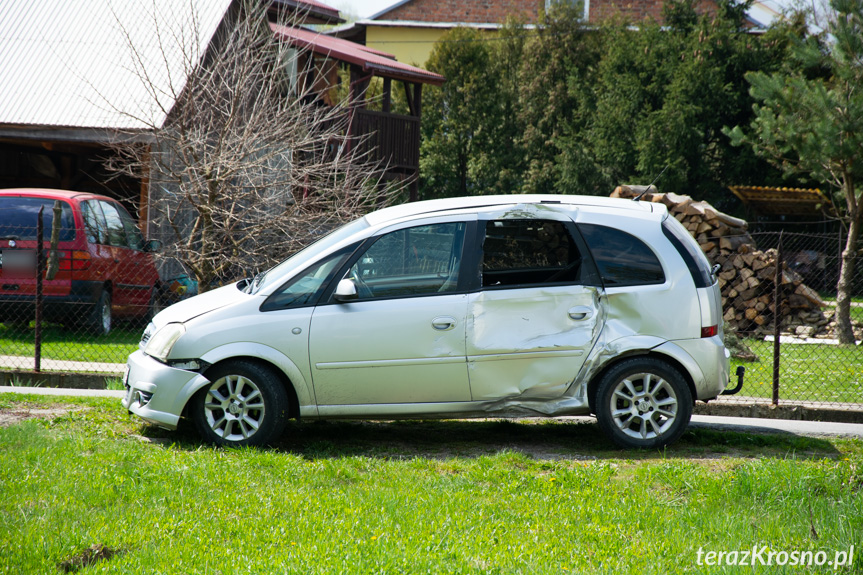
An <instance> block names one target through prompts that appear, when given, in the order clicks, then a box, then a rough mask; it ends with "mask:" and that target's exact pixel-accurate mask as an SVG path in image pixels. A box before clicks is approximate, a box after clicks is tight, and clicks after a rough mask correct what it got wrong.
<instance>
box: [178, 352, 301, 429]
mask: <svg viewBox="0 0 863 575" xmlns="http://www.w3.org/2000/svg"><path fill="white" fill-rule="evenodd" d="M206 376H207V379H209V380H210V383H209V384H207V385H206V386H205V387H204V388H203V389H201V390H200V391H199V392H198V393H197V394H196V395H195V396H194V398H193V399H192V404H191V413H190V415H191V418H192V420H193V421H194V423H195V428H196V429H197V430H198V433H199V434H200V436H201V438H202V439H204V440H205V441H208V442H210V443H215V444H216V445H225V446H244V445H249V446H260V445H266V444H268V443H270V442H272V441H274V440H276V439H278V437H279V436H280V435H281V434H282V432H283V431H284V429H285V425H286V424H287V421H288V416H289V413H290V399H289V397H288V394H287V392H286V391H285V387H284V385H283V384H282V381H281V378H279V376H278V375H277V374H276V373H275V372H274V371H273V370H272V369H271V368H269V367H266V366H264V365H260V364H258V363H253V362H249V361H242V360H236V361H230V362H226V363H223V364H220V365H217V366H215V367H214V368H212V369H210V370H209V371H208V372H207V373H206Z"/></svg>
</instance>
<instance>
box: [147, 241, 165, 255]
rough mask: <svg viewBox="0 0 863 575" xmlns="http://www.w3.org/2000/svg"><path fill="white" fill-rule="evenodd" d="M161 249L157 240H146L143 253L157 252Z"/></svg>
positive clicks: (160, 243) (160, 244)
mask: <svg viewBox="0 0 863 575" xmlns="http://www.w3.org/2000/svg"><path fill="white" fill-rule="evenodd" d="M161 249H162V242H161V241H159V240H148V241H146V242H144V251H145V252H158V251H159V250H161Z"/></svg>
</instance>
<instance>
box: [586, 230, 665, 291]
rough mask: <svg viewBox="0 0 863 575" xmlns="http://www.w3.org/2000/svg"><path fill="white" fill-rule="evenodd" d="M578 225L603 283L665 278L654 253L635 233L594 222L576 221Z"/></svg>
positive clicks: (656, 281) (651, 281) (631, 283)
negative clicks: (582, 222)
mask: <svg viewBox="0 0 863 575" xmlns="http://www.w3.org/2000/svg"><path fill="white" fill-rule="evenodd" d="M578 229H579V230H580V231H581V235H582V236H584V240H585V241H586V242H587V247H588V248H589V249H590V253H591V254H592V255H593V259H594V261H595V262H596V266H597V267H598V268H599V275H600V276H601V277H602V283H603V284H604V285H605V287H620V286H636V285H650V284H661V283H664V282H665V273H664V272H663V271H662V264H660V263H659V259H658V258H657V257H656V254H654V253H653V250H651V249H650V248H649V247H648V246H647V244H645V243H644V242H643V241H641V240H640V239H638V238H637V237H635V236H633V235H632V234H629V233H627V232H624V231H621V230H618V229H616V228H609V227H607V226H600V225H596V224H579V226H578Z"/></svg>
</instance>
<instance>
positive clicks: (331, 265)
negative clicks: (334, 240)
mask: <svg viewBox="0 0 863 575" xmlns="http://www.w3.org/2000/svg"><path fill="white" fill-rule="evenodd" d="M352 251H353V248H350V249H344V250H339V251H338V252H336V253H334V254H332V255H330V256H328V257H326V258H324V259H323V260H321V261H319V262H317V263H316V264H313V265H312V266H311V267H309V268H308V269H307V270H305V271H304V272H302V273H300V274H299V275H297V276H296V277H295V278H293V279H291V280H290V281H288V283H286V284H285V285H284V286H282V287H281V288H279V289H278V290H277V291H276V292H274V293H273V295H271V296H270V297H268V298H267V301H266V302H264V305H262V306H261V311H272V310H277V309H288V308H296V307H304V306H309V305H315V304H316V303H317V302H318V299H319V298H320V296H321V293H323V291H324V290H325V289H326V287H327V284H328V283H329V279H330V278H331V276H332V274H333V273H335V270H336V269H337V268H338V267H339V266H341V265H342V263H344V261H345V258H347V257H348V256H349V255H350V254H351V252H352Z"/></svg>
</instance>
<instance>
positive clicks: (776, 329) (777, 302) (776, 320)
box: [773, 231, 783, 405]
mask: <svg viewBox="0 0 863 575" xmlns="http://www.w3.org/2000/svg"><path fill="white" fill-rule="evenodd" d="M782 263H783V261H782V231H780V232H779V245H778V246H777V248H776V272H775V274H776V275H775V277H774V278H773V405H779V357H780V351H781V347H782V346H781V339H782V335H781V334H782V330H781V324H782V321H781V317H780V314H781V308H782V301H781V297H780V291H779V288H780V286H781V285H782Z"/></svg>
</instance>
